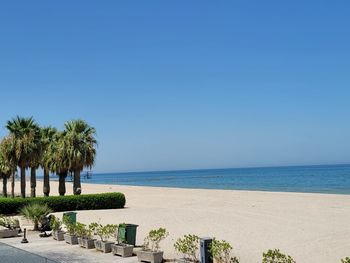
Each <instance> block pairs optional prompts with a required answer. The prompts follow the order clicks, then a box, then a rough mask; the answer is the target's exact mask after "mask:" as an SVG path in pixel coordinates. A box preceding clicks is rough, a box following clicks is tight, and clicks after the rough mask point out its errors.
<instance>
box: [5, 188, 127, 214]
mask: <svg viewBox="0 0 350 263" xmlns="http://www.w3.org/2000/svg"><path fill="white" fill-rule="evenodd" d="M32 203H39V204H41V205H45V204H46V205H47V206H48V207H50V208H51V209H52V210H53V211H54V212H62V211H74V210H97V209H115V208H123V207H124V205H125V196H124V194H122V193H104V194H87V195H67V196H49V197H29V198H18V197H16V198H5V197H4V198H3V197H1V198H0V213H2V214H6V215H9V214H16V213H18V212H19V211H20V209H21V208H22V207H24V206H26V205H29V204H32Z"/></svg>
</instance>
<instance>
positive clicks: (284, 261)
mask: <svg viewBox="0 0 350 263" xmlns="http://www.w3.org/2000/svg"><path fill="white" fill-rule="evenodd" d="M262 263H295V260H294V259H293V258H292V257H291V256H289V255H285V254H283V253H281V252H280V250H279V249H275V250H271V249H270V250H268V251H267V252H265V253H263V260H262Z"/></svg>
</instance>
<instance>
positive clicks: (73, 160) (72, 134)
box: [64, 120, 97, 195]
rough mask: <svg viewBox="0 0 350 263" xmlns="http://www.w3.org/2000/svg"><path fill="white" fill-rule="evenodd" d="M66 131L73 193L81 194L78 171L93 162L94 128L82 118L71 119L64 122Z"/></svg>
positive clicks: (95, 142)
mask: <svg viewBox="0 0 350 263" xmlns="http://www.w3.org/2000/svg"><path fill="white" fill-rule="evenodd" d="M64 126H65V131H66V132H67V134H66V137H67V143H68V145H67V146H68V154H69V159H70V171H72V172H74V182H73V193H74V194H75V195H79V194H81V183H80V172H81V171H82V170H83V168H84V167H89V168H91V167H92V166H93V165H94V162H95V156H96V145H97V141H96V139H95V137H94V136H95V134H96V131H95V128H93V127H91V126H89V124H87V123H86V122H85V121H83V120H72V121H68V122H66V123H65V124H64Z"/></svg>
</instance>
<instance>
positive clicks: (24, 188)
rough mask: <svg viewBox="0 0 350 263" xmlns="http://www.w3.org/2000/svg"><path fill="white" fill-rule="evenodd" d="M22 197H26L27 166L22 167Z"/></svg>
mask: <svg viewBox="0 0 350 263" xmlns="http://www.w3.org/2000/svg"><path fill="white" fill-rule="evenodd" d="M21 197H22V198H26V168H24V167H21Z"/></svg>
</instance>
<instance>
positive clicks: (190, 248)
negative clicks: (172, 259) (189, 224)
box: [174, 234, 199, 262]
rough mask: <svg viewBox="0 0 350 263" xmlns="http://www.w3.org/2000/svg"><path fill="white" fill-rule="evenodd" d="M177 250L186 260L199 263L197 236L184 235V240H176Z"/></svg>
mask: <svg viewBox="0 0 350 263" xmlns="http://www.w3.org/2000/svg"><path fill="white" fill-rule="evenodd" d="M174 247H175V250H176V251H177V252H179V253H182V254H183V257H184V259H186V260H189V261H193V262H197V261H198V258H197V254H198V248H199V237H198V236H196V235H191V234H190V235H184V236H183V238H179V239H178V240H176V242H175V244H174Z"/></svg>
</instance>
